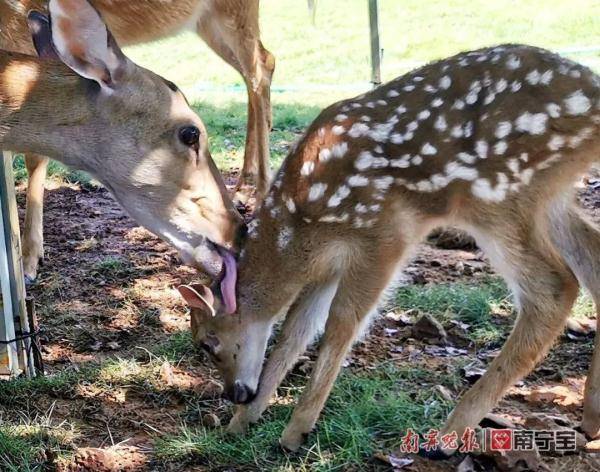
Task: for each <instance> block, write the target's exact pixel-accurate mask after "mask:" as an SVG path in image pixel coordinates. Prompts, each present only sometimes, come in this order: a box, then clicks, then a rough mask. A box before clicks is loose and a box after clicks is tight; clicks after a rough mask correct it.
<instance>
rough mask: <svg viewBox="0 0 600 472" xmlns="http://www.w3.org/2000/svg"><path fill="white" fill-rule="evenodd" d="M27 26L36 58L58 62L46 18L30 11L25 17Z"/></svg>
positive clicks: (48, 22) (37, 12) (48, 21)
mask: <svg viewBox="0 0 600 472" xmlns="http://www.w3.org/2000/svg"><path fill="white" fill-rule="evenodd" d="M27 24H28V25H29V31H30V32H31V38H32V39H33V45H34V46H35V50H36V52H37V54H38V56H39V57H40V58H41V59H50V60H58V59H59V57H58V54H57V53H56V49H54V45H53V44H52V30H51V29H50V20H49V19H48V17H47V16H46V15H43V14H42V13H40V12H39V11H35V10H32V11H30V12H29V15H27Z"/></svg>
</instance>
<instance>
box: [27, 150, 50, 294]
mask: <svg viewBox="0 0 600 472" xmlns="http://www.w3.org/2000/svg"><path fill="white" fill-rule="evenodd" d="M48 160H49V159H48V158H47V157H44V156H39V155H37V154H27V155H26V156H25V166H26V167H27V172H28V174H29V182H28V186H27V208H26V210H25V222H24V225H23V241H22V246H23V271H24V273H25V282H26V283H32V282H33V281H34V280H35V278H36V276H37V269H38V264H39V261H40V259H42V258H43V257H44V231H43V230H44V224H43V214H44V181H45V180H46V168H47V167H48Z"/></svg>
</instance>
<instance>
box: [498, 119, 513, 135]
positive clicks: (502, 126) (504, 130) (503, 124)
mask: <svg viewBox="0 0 600 472" xmlns="http://www.w3.org/2000/svg"><path fill="white" fill-rule="evenodd" d="M511 131H512V124H511V123H510V121H500V122H499V123H498V125H497V126H496V137H497V138H498V139H504V138H506V137H507V136H508V135H509V134H510V132H511Z"/></svg>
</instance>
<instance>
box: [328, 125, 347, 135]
mask: <svg viewBox="0 0 600 472" xmlns="http://www.w3.org/2000/svg"><path fill="white" fill-rule="evenodd" d="M344 131H346V128H344V127H343V126H340V125H336V126H334V127H333V128H331V132H332V133H333V134H335V135H336V136H339V135H340V134H343V133H344Z"/></svg>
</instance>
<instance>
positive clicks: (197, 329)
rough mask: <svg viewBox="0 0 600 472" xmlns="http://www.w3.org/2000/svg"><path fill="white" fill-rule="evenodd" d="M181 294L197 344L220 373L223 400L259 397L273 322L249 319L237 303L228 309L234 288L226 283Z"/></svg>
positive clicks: (186, 288) (187, 289)
mask: <svg viewBox="0 0 600 472" xmlns="http://www.w3.org/2000/svg"><path fill="white" fill-rule="evenodd" d="M178 290H179V293H180V294H181V296H182V297H183V298H184V299H185V301H186V302H187V304H188V306H189V307H190V310H191V325H192V337H193V340H194V343H195V344H196V345H197V346H199V347H201V348H202V349H203V350H204V351H205V352H206V353H207V355H208V356H209V357H210V359H211V361H212V362H213V363H214V364H215V366H216V367H217V369H218V370H219V372H220V374H221V376H222V378H223V381H224V384H225V385H224V396H225V397H226V398H227V399H229V400H231V401H232V402H233V403H237V404H244V403H249V402H250V401H252V399H253V398H254V397H255V396H256V391H257V388H258V381H259V377H260V373H261V370H262V365H263V360H264V357H265V351H266V349H267V342H268V340H269V337H270V335H271V328H272V324H273V322H272V320H260V319H254V318H252V319H250V317H252V315H251V314H249V313H242V311H243V310H240V309H238V308H237V307H236V306H235V303H234V305H233V306H228V304H229V302H228V301H227V297H228V296H230V294H231V292H232V288H231V287H227V286H225V282H222V283H221V286H220V287H219V288H213V289H210V288H208V287H206V286H204V285H200V284H193V285H183V286H181V287H179V289H178ZM227 292H229V294H227ZM234 296H235V295H234ZM232 310H233V311H232Z"/></svg>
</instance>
